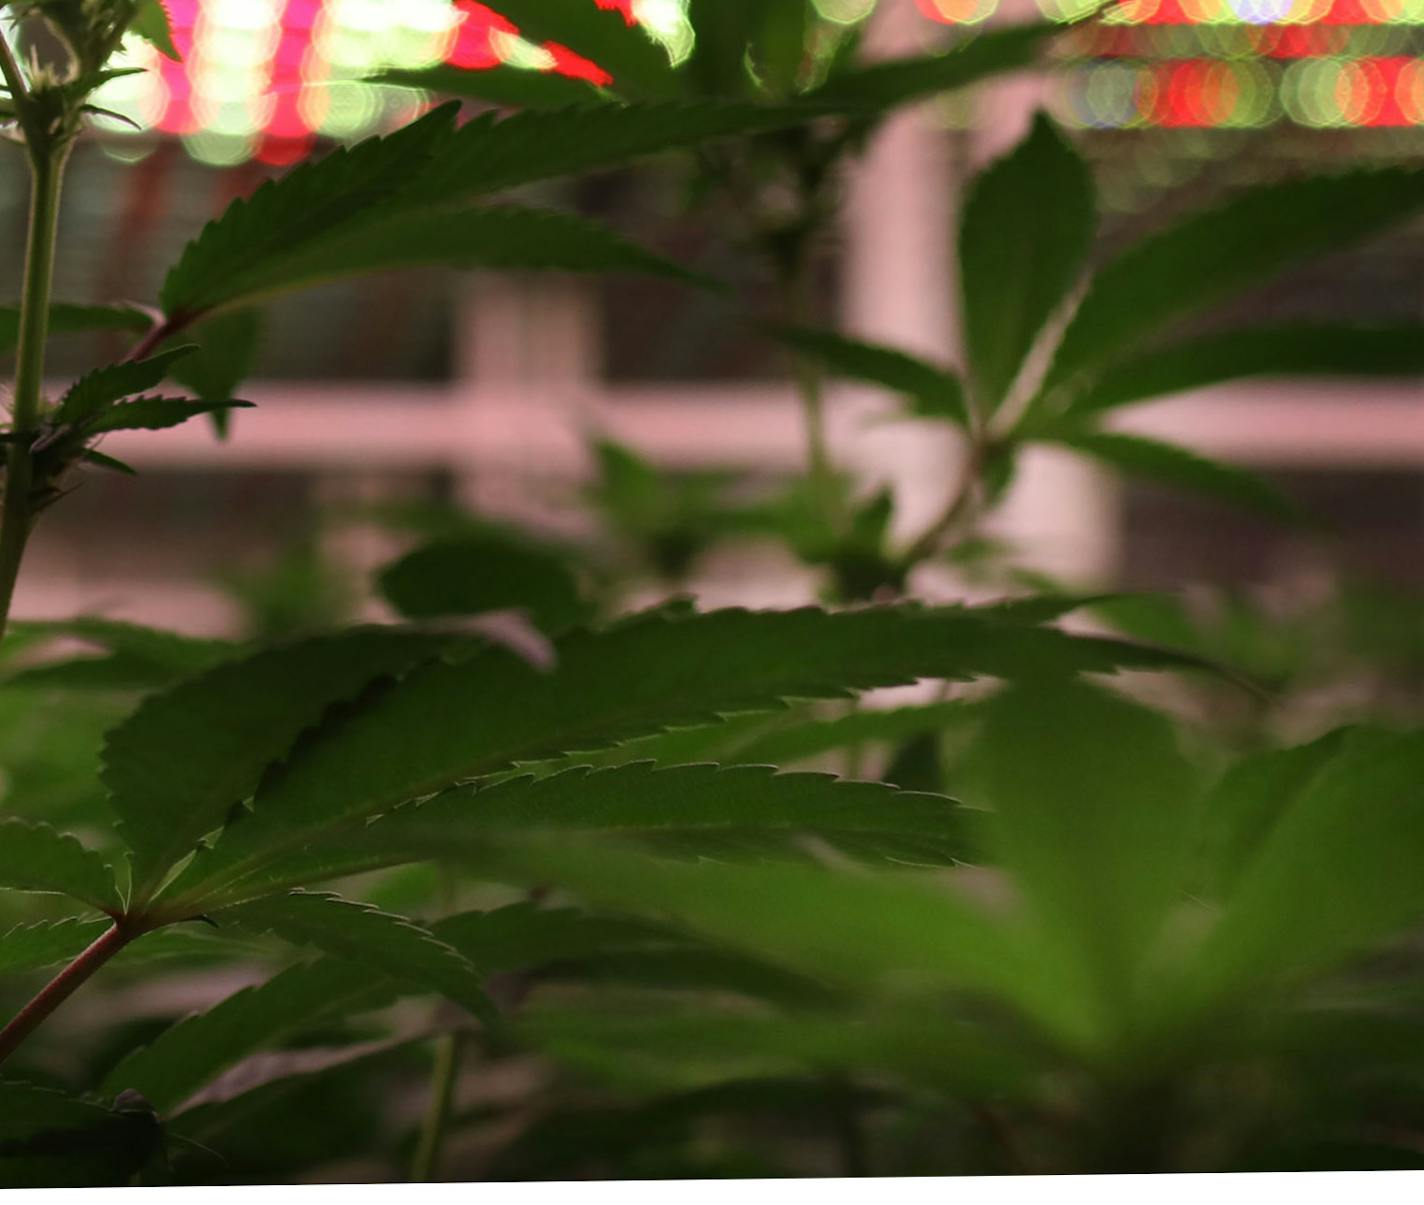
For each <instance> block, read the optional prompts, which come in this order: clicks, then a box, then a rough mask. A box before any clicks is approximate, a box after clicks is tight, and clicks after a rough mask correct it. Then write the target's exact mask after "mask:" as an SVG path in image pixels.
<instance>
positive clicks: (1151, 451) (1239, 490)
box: [1050, 430, 1300, 519]
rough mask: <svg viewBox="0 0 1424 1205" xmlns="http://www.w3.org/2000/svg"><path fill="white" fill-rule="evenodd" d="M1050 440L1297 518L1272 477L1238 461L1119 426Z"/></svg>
mask: <svg viewBox="0 0 1424 1205" xmlns="http://www.w3.org/2000/svg"><path fill="white" fill-rule="evenodd" d="M1050 442H1054V443H1061V444H1062V445H1064V446H1065V447H1068V448H1073V449H1075V450H1076V451H1079V452H1085V453H1087V454H1088V455H1089V456H1091V457H1093V459H1095V460H1100V461H1102V462H1103V463H1104V464H1107V465H1110V466H1111V467H1112V468H1114V469H1117V470H1119V471H1120V472H1122V473H1125V474H1126V475H1128V476H1130V477H1142V478H1144V479H1146V480H1148V481H1156V482H1160V483H1161V484H1163V485H1168V486H1172V487H1174V488H1176V489H1182V490H1189V491H1191V492H1194V493H1201V494H1207V495H1209V496H1212V497H1216V498H1219V499H1221V500H1222V501H1224V502H1229V503H1232V504H1233V505H1236V506H1242V507H1246V508H1248V509H1251V510H1258V511H1262V512H1264V513H1266V514H1268V515H1271V516H1274V517H1275V518H1277V519H1299V518H1300V511H1299V509H1298V508H1297V507H1296V506H1295V505H1294V503H1292V502H1291V501H1290V499H1289V498H1286V497H1284V496H1283V495H1282V494H1281V493H1280V492H1279V491H1278V490H1276V489H1275V487H1274V486H1272V485H1271V484H1270V483H1269V482H1267V481H1265V480H1263V479H1262V478H1260V477H1258V476H1256V475H1255V474H1254V473H1250V472H1247V471H1246V470H1244V469H1239V468H1236V467H1235V466H1234V465H1228V464H1222V463H1220V462H1218V461H1213V460H1208V459H1207V458H1206V457H1205V456H1198V455H1197V454H1196V453H1195V452H1189V451H1188V450H1187V449H1186V448H1179V447H1176V446H1175V445H1173V444H1166V443H1162V442H1160V441H1159V440H1155V439H1146V438H1144V437H1143V436H1141V435H1125V434H1123V433H1121V432H1118V431H1091V430H1089V431H1072V430H1065V431H1064V432H1063V433H1062V434H1061V435H1057V436H1056V437H1053V438H1052V439H1051V441H1050Z"/></svg>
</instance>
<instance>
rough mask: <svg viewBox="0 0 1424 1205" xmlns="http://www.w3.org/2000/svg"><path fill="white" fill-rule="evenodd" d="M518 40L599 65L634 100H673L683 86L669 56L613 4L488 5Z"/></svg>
mask: <svg viewBox="0 0 1424 1205" xmlns="http://www.w3.org/2000/svg"><path fill="white" fill-rule="evenodd" d="M488 7H490V8H492V9H493V10H494V11H495V12H497V13H499V14H500V16H502V17H505V18H507V19H508V20H509V21H510V22H511V23H512V24H513V25H514V27H515V28H516V29H518V30H519V33H520V36H521V37H525V38H528V39H530V40H531V41H534V42H553V43H556V44H557V45H560V46H566V47H568V49H570V50H572V51H573V52H574V53H575V54H578V55H580V56H582V57H583V58H585V59H588V60H589V61H590V62H592V63H596V64H597V65H598V66H599V67H601V68H602V69H603V70H604V71H606V72H607V73H608V74H609V75H611V76H612V77H613V81H612V86H613V87H614V88H615V89H617V90H618V92H620V93H621V94H623V95H625V96H628V97H630V98H638V99H657V98H659V97H670V96H675V95H677V93H678V92H679V91H680V85H679V83H678V79H677V76H676V74H675V73H674V71H673V68H672V63H671V61H670V60H669V58H668V52H667V50H666V49H664V48H663V47H662V46H660V45H659V44H658V43H657V42H655V41H654V40H653V39H652V37H651V36H650V35H649V34H648V32H647V30H646V29H644V28H643V27H642V25H640V24H638V23H637V22H633V23H630V22H629V21H628V20H627V19H625V17H624V16H623V13H622V12H621V11H619V9H618V8H617V7H616V6H614V5H603V4H592V3H590V4H585V3H583V0H490V3H489V5H488Z"/></svg>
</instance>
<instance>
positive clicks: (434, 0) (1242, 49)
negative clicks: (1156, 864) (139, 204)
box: [102, 0, 1424, 164]
mask: <svg viewBox="0 0 1424 1205" xmlns="http://www.w3.org/2000/svg"><path fill="white" fill-rule="evenodd" d="M167 3H168V8H169V11H170V14H171V17H172V23H173V27H174V39H175V41H176V43H177V45H178V48H179V50H180V51H181V52H182V55H183V61H182V62H181V63H175V62H171V61H169V60H167V59H164V58H162V57H161V56H160V55H159V54H158V53H157V52H156V51H154V50H153V49H152V48H151V47H149V46H148V45H147V44H146V43H142V42H133V43H131V44H130V45H129V46H128V47H127V49H126V50H125V52H124V57H125V59H126V65H132V66H141V67H146V68H150V69H151V70H149V71H147V72H145V73H144V74H143V75H135V76H129V77H126V78H123V79H120V80H116V81H114V82H113V83H112V84H110V85H108V87H107V88H106V89H105V92H104V95H103V98H102V103H103V104H104V105H105V106H106V107H109V108H112V109H114V110H116V111H118V112H120V113H122V114H124V116H125V117H126V118H128V119H129V120H131V121H132V122H133V123H134V124H135V125H136V126H137V127H138V128H139V129H140V130H142V131H155V130H156V131H161V132H164V133H168V134H171V135H174V136H176V137H178V138H181V139H182V141H183V142H184V144H185V145H186V146H187V148H188V149H189V151H190V152H191V153H192V154H193V155H194V156H195V157H197V158H199V159H202V160H204V161H206V162H210V163H214V164H230V163H238V162H241V161H243V160H246V159H249V158H252V157H254V156H255V157H257V158H259V159H262V160H265V161H267V162H271V163H285V162H291V161H293V160H295V159H298V158H300V157H301V156H303V155H304V154H306V153H307V151H308V150H309V149H310V148H311V147H312V145H313V144H314V143H315V141H316V140H317V139H318V138H332V139H339V140H343V141H348V140H352V139H356V138H360V137H363V136H365V135H367V134H370V133H372V132H375V131H377V130H379V129H382V128H388V127H390V126H393V125H395V124H398V123H399V122H401V121H404V120H407V119H409V117H411V116H412V115H413V110H414V108H415V107H416V106H417V105H418V104H419V103H420V98H418V97H416V96H415V95H414V94H412V93H411V92H410V91H408V90H404V89H397V88H387V87H381V86H377V85H372V84H368V83H365V82H363V79H364V77H366V76H369V75H370V74H371V73H372V72H374V71H376V70H378V69H380V68H382V67H386V66H399V67H412V68H418V67H424V66H430V65H433V64H436V63H441V62H447V63H451V64H453V65H456V66H459V67H465V68H471V69H478V68H481V67H492V66H495V65H497V64H499V63H502V62H517V63H522V64H526V65H528V66H530V67H532V68H542V69H548V70H554V71H558V72H561V73H563V74H567V75H573V76H578V77H581V78H585V79H590V80H594V81H598V82H606V81H607V79H608V77H607V76H606V74H604V72H603V71H602V70H601V69H600V68H599V67H598V66H597V65H596V64H593V63H590V62H588V61H587V60H585V59H581V58H579V57H578V56H577V55H574V54H572V53H570V52H569V51H567V50H565V49H563V48H561V47H558V46H534V45H532V44H530V43H528V42H525V41H523V40H522V39H520V38H519V36H518V31H517V30H516V29H515V28H514V27H513V26H512V25H510V24H509V22H507V21H505V20H504V19H503V18H501V17H499V16H498V15H497V14H495V13H494V12H492V11H491V10H490V9H488V8H486V7H485V6H484V5H482V4H480V3H477V2H476V0H399V2H395V0H167ZM589 3H596V4H598V5H599V6H600V7H603V8H612V9H617V10H619V11H622V12H623V13H624V14H625V15H626V16H627V17H628V19H630V20H633V19H637V20H640V21H642V22H643V23H644V24H645V25H647V26H648V27H649V28H650V29H652V30H654V31H655V32H656V33H657V34H658V36H660V37H662V38H663V40H664V41H665V42H667V43H668V44H669V46H670V47H671V48H672V50H673V52H674V54H675V55H677V54H684V53H686V52H687V50H688V49H690V44H689V43H688V41H687V39H688V37H689V34H688V30H687V27H686V19H685V12H684V10H685V0H589ZM816 3H817V6H818V8H819V9H820V10H821V11H822V12H823V13H824V15H826V16H827V17H830V18H832V19H836V20H846V21H852V20H858V19H860V18H862V17H864V16H865V15H866V13H867V12H868V11H869V9H870V7H872V6H873V3H874V0H816ZM917 3H918V4H919V5H920V7H921V9H922V10H923V11H924V13H925V15H926V16H927V17H930V18H932V19H934V20H937V21H941V22H946V23H950V24H977V23H979V22H982V21H985V20H987V19H988V18H989V17H991V16H993V15H994V13H995V11H996V10H997V8H998V4H999V0H917ZM1039 3H1040V7H1041V8H1042V9H1043V11H1044V12H1045V14H1046V15H1048V16H1050V17H1057V18H1061V17H1062V16H1063V15H1064V14H1065V12H1066V11H1067V6H1068V5H1069V4H1070V3H1071V0H1039ZM1421 25H1424V0H1129V2H1128V3H1127V4H1126V5H1125V6H1124V8H1123V9H1121V10H1120V11H1119V12H1118V13H1117V14H1116V15H1115V16H1114V17H1113V18H1112V23H1110V24H1105V25H1102V26H1099V27H1097V28H1095V29H1093V30H1091V31H1086V32H1085V33H1084V34H1083V35H1082V45H1083V46H1084V50H1083V57H1082V59H1081V60H1080V61H1079V62H1078V63H1077V64H1076V65H1074V66H1072V67H1070V68H1069V69H1068V70H1067V71H1066V72H1065V73H1064V75H1063V76H1062V78H1061V79H1060V82H1059V88H1058V94H1057V98H1056V104H1055V107H1056V109H1057V110H1058V113H1059V116H1060V117H1062V118H1064V119H1065V120H1067V121H1070V122H1072V123H1075V124H1079V125H1083V126H1095V127H1105V128H1123V127H1134V126H1163V127H1226V128H1233V127H1251V126H1261V125H1266V124H1269V123H1271V122H1274V121H1279V120H1287V121H1291V122H1295V123H1297V124H1300V125H1304V126H1311V127H1319V128H1328V127H1341V126H1415V125H1421V124H1424V58H1420V57H1419V55H1418V54H1416V53H1413V51H1414V50H1415V49H1416V46H1415V45H1413V44H1412V43H1413V41H1414V37H1415V33H1416V31H1417V29H1418V27H1420V26H1421ZM111 128H112V129H113V130H114V131H115V133H116V134H122V131H123V129H124V128H126V127H120V126H119V125H118V124H117V123H114V124H113V125H112V126H111ZM116 145H117V146H118V147H119V148H120V149H121V150H122V148H123V146H124V143H123V141H122V139H121V138H120V139H118V140H116Z"/></svg>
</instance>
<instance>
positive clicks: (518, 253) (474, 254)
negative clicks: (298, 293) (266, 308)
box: [225, 205, 705, 301]
mask: <svg viewBox="0 0 1424 1205" xmlns="http://www.w3.org/2000/svg"><path fill="white" fill-rule="evenodd" d="M420 266H437V267H439V266H444V267H450V268H520V269H525V270H531V271H532V270H540V269H542V270H550V271H561V272H618V271H623V272H651V273H654V274H655V275H660V276H668V277H672V278H675V279H680V280H683V281H688V282H693V281H695V282H698V283H705V281H703V278H701V277H698V276H696V275H695V274H694V273H692V272H690V271H689V270H687V269H685V268H682V267H680V266H678V265H677V264H674V263H673V262H671V261H670V260H667V259H664V258H662V257H661V256H658V255H654V254H653V253H652V252H650V251H647V250H644V249H643V248H642V247H639V246H637V245H636V244H634V243H632V242H630V241H629V240H627V239H625V238H623V237H622V236H620V235H618V234H615V233H614V232H613V231H611V230H609V229H607V228H606V227H604V226H600V225H598V224H597V223H595V222H590V221H588V220H587V219H586V218H581V217H578V216H576V215H574V214H568V213H558V212H555V211H552V210H536V209H526V208H519V207H516V206H512V205H501V206H499V207H496V208H488V209H457V210H451V211H441V212H438V213H428V212H424V211H419V212H415V213H402V214H398V215H396V216H394V217H391V218H387V219H385V220H375V221H372V222H363V223H360V224H359V225H356V226H353V227H351V228H349V229H348V228H346V227H344V226H337V227H336V228H335V229H333V230H332V232H331V233H330V234H327V235H315V236H313V237H311V238H310V239H307V240H306V241H305V242H304V244H303V246H301V247H300V248H299V249H297V248H294V249H293V250H292V251H291V252H289V253H288V254H286V255H284V256H282V257H281V258H274V259H271V260H268V261H265V262H262V261H258V262H257V263H254V264H253V265H252V267H251V268H249V269H247V270H245V271H244V270H242V269H239V270H237V271H235V272H233V273H232V274H231V276H230V278H229V279H228V280H227V281H226V282H225V288H226V290H227V291H228V292H230V293H231V294H232V295H233V296H241V297H242V298H244V299H245V300H248V301H251V300H255V299H262V298H266V297H270V296H273V295H276V294H279V293H284V292H287V291H289V290H292V289H299V288H309V287H311V286H312V285H316V284H321V283H324V282H326V281H331V280H338V279H341V278H343V277H346V276H356V275H361V274H363V273H368V272H381V271H388V270H392V269H396V268H411V267H420Z"/></svg>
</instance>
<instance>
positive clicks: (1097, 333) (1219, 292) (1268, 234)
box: [1048, 167, 1424, 386]
mask: <svg viewBox="0 0 1424 1205" xmlns="http://www.w3.org/2000/svg"><path fill="white" fill-rule="evenodd" d="M1421 208H1424V170H1421V169H1418V168H1411V167H1390V168H1379V169H1373V168H1371V169H1364V170H1360V171H1354V172H1345V173H1342V174H1340V175H1335V176H1316V177H1310V178H1306V179H1300V180H1292V181H1288V182H1286V183H1283V184H1281V183H1276V184H1266V185H1261V186H1257V187H1255V188H1251V189H1248V190H1246V191H1245V192H1243V193H1241V194H1240V195H1239V196H1236V197H1234V198H1232V199H1231V200H1229V201H1227V202H1226V203H1225V204H1224V205H1221V206H1219V207H1217V208H1214V209H1209V210H1207V211H1205V212H1203V213H1197V214H1193V215H1192V216H1191V217H1189V218H1187V219H1186V220H1185V221H1183V222H1180V223H1178V224H1177V225H1175V226H1173V227H1171V228H1169V229H1168V230H1166V231H1164V232H1163V233H1161V234H1159V235H1156V236H1155V237H1153V238H1149V239H1147V240H1145V241H1144V242H1140V243H1137V244H1135V245H1134V246H1132V247H1131V248H1129V249H1128V250H1127V251H1125V252H1123V254H1122V255H1120V256H1119V257H1118V258H1117V259H1115V260H1114V261H1113V262H1112V263H1110V264H1109V265H1108V266H1107V267H1105V268H1104V269H1103V270H1102V271H1100V272H1099V273H1098V274H1097V276H1096V277H1095V278H1094V280H1093V283H1092V285H1091V286H1090V288H1089V290H1088V293H1087V295H1086V296H1085V297H1084V299H1083V303H1082V305H1081V306H1079V308H1078V312H1077V313H1076V314H1075V315H1074V317H1073V321H1072V322H1071V323H1070V324H1069V327H1068V329H1067V331H1066V332H1065V333H1064V336H1063V342H1062V343H1061V344H1060V346H1059V349H1058V354H1057V357H1056V358H1055V360H1054V363H1053V367H1052V369H1051V370H1050V372H1049V378H1048V384H1049V385H1050V386H1052V385H1060V384H1065V383H1068V382H1070V381H1071V380H1072V379H1073V378H1074V377H1076V376H1077V375H1078V374H1079V373H1080V372H1082V371H1083V370H1086V369H1092V368H1096V367H1098V366H1100V365H1102V364H1104V363H1105V362H1107V361H1110V360H1112V359H1114V358H1117V357H1121V356H1125V355H1133V356H1135V355H1136V354H1137V353H1138V347H1139V345H1140V343H1141V341H1142V340H1143V339H1144V338H1146V337H1147V336H1149V335H1153V334H1156V333H1157V331H1158V330H1159V329H1161V327H1163V326H1164V325H1165V324H1166V323H1168V322H1170V321H1172V320H1174V319H1177V318H1182V317H1185V316H1187V315H1189V314H1192V313H1194V312H1197V311H1199V310H1201V309H1203V308H1205V307H1207V306H1210V305H1213V304H1215V303H1217V302H1219V301H1222V300H1224V299H1225V298H1227V297H1230V296H1232V295H1233V294H1235V293H1238V292H1240V291H1241V290H1243V289H1246V288H1250V287H1252V286H1255V285H1259V284H1261V283H1262V282H1264V281H1265V280H1267V279H1268V278H1269V277H1271V276H1272V275H1274V274H1275V273H1277V272H1279V271H1281V270H1283V269H1284V268H1287V267H1289V266H1290V265H1291V264H1294V263H1299V262H1302V261H1304V260H1306V259H1309V258H1310V257H1311V256H1313V255H1319V254H1321V253H1322V252H1325V251H1335V250H1339V249H1340V248H1342V247H1346V246H1349V245H1351V244H1353V243H1357V242H1360V241H1362V240H1363V239H1366V238H1369V237H1370V236H1371V235H1374V234H1377V233H1379V232H1381V231H1383V230H1387V229H1388V228H1389V227H1391V226H1394V225H1397V224H1398V223H1399V222H1402V221H1404V220H1405V219H1406V218H1408V217H1410V216H1411V215H1412V214H1415V213H1417V212H1419V210H1420V209H1421Z"/></svg>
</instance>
